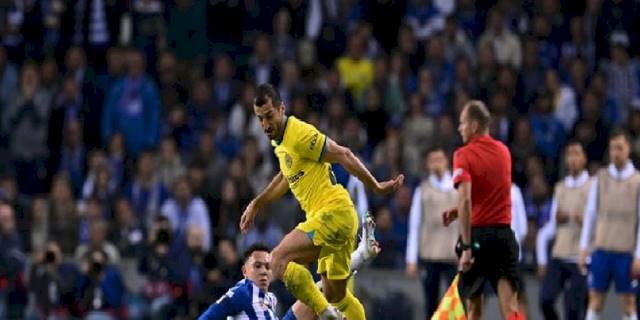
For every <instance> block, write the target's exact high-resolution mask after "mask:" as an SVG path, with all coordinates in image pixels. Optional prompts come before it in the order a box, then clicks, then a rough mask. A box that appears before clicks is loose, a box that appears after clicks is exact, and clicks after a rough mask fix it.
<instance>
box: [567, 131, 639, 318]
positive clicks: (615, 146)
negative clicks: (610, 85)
mask: <svg viewBox="0 0 640 320" xmlns="http://www.w3.org/2000/svg"><path fill="white" fill-rule="evenodd" d="M629 149H630V142H629V137H628V136H627V135H626V134H625V133H624V132H622V131H617V132H613V133H612V134H611V135H610V136H609V158H610V159H611V163H610V164H609V166H608V167H607V168H603V169H600V170H599V171H598V173H597V174H596V176H595V177H594V178H593V181H592V183H591V189H590V190H589V196H588V200H587V205H586V208H585V212H584V224H583V225H582V233H581V235H580V259H579V261H578V263H579V265H580V267H581V269H582V270H583V272H585V273H586V263H587V257H588V256H589V253H591V265H590V266H589V276H588V284H589V308H588V310H587V317H586V319H587V320H596V319H600V313H601V312H602V308H603V307H604V298H605V295H606V294H607V291H608V289H609V284H610V282H611V281H612V280H613V281H614V282H615V284H616V292H617V293H618V295H619V296H620V301H621V305H622V313H623V314H624V317H623V319H624V320H631V319H637V313H636V304H635V291H636V289H637V280H634V278H637V277H638V276H639V275H640V237H639V236H638V232H640V229H639V228H638V222H640V219H638V215H639V214H640V207H639V206H640V201H639V198H638V197H639V195H640V173H638V171H637V170H636V169H635V167H634V166H633V163H632V162H631V160H630V159H629ZM594 229H595V237H594V238H595V239H593V241H592V235H594Z"/></svg>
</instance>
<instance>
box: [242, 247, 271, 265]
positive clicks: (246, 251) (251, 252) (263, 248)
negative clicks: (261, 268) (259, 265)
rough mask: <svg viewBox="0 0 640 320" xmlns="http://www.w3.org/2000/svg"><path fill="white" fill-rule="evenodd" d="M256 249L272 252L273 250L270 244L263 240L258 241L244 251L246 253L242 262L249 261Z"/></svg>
mask: <svg viewBox="0 0 640 320" xmlns="http://www.w3.org/2000/svg"><path fill="white" fill-rule="evenodd" d="M256 251H264V252H271V250H269V246H267V245H266V244H264V243H262V242H256V243H254V244H252V245H251V246H249V248H247V250H245V251H244V254H242V263H245V262H247V260H248V259H249V257H251V255H252V254H253V253H254V252H256Z"/></svg>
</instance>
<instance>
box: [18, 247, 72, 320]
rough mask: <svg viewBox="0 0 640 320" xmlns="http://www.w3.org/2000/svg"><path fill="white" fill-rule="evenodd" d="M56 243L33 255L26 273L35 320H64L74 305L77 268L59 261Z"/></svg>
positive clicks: (60, 255)
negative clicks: (29, 268) (28, 271)
mask: <svg viewBox="0 0 640 320" xmlns="http://www.w3.org/2000/svg"><path fill="white" fill-rule="evenodd" d="M62 260H63V259H62V252H61V250H60V245H58V243H57V242H55V241H51V242H49V243H47V245H46V247H45V250H44V251H43V252H40V253H38V254H37V256H36V259H35V261H34V262H35V263H34V265H33V266H32V267H31V271H30V273H29V290H30V294H31V297H32V299H34V301H35V310H32V312H31V313H32V314H31V316H33V317H34V318H36V319H65V318H68V317H69V316H70V313H71V309H72V306H73V303H74V292H73V289H74V285H75V281H76V277H77V276H78V269H77V268H76V267H75V266H74V265H73V264H70V263H64V262H63V261H62Z"/></svg>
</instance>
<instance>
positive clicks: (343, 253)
mask: <svg viewBox="0 0 640 320" xmlns="http://www.w3.org/2000/svg"><path fill="white" fill-rule="evenodd" d="M296 229H298V230H300V231H302V232H304V233H306V234H307V236H309V239H311V241H313V244H314V245H316V246H318V247H321V249H320V256H319V257H318V274H323V273H326V274H327V278H329V279H331V280H341V279H346V278H347V277H348V276H349V272H350V270H349V266H350V265H351V253H352V252H353V250H354V249H355V242H356V235H357V233H358V214H357V213H356V210H355V209H354V208H353V206H350V207H345V208H340V209H331V210H327V211H321V212H318V213H315V214H310V215H308V216H307V220H306V221H304V222H302V223H300V224H298V226H297V227H296Z"/></svg>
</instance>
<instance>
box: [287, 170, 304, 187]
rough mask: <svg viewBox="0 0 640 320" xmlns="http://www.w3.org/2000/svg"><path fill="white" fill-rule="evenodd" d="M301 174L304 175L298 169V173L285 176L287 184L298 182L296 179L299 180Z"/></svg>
mask: <svg viewBox="0 0 640 320" xmlns="http://www.w3.org/2000/svg"><path fill="white" fill-rule="evenodd" d="M302 176H304V171H302V170H300V171H298V173H296V174H294V175H292V176H288V177H287V181H289V184H294V183H296V182H298V180H300V178H302Z"/></svg>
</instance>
